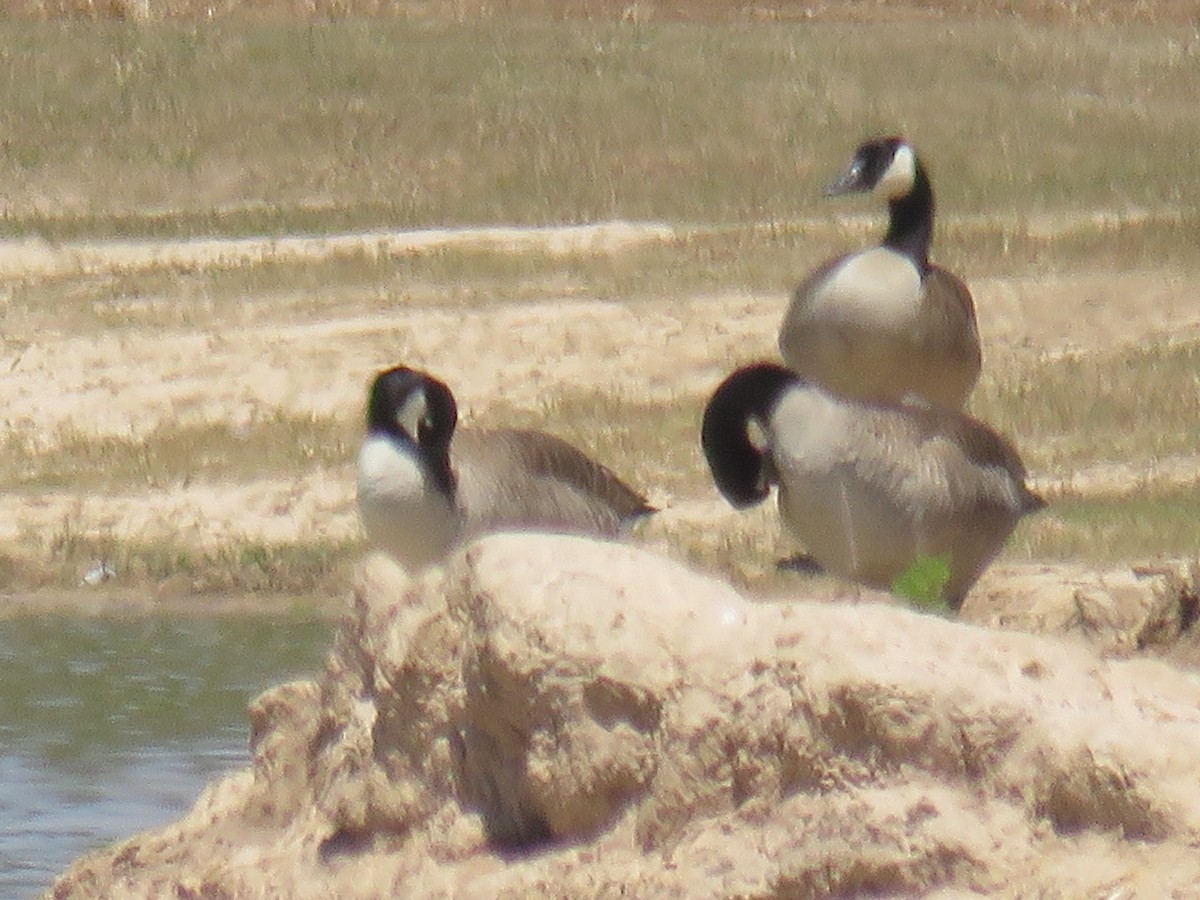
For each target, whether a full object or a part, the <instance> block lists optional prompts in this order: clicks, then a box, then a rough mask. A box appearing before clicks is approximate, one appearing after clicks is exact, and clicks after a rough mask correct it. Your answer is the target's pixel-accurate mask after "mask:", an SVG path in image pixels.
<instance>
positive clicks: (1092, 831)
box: [52, 535, 1200, 898]
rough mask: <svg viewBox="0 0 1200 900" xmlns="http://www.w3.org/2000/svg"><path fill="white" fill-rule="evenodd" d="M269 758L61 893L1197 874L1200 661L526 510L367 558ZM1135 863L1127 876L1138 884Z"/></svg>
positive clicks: (1135, 892) (1053, 887)
mask: <svg viewBox="0 0 1200 900" xmlns="http://www.w3.org/2000/svg"><path fill="white" fill-rule="evenodd" d="M251 721H252V725H253V731H252V746H253V748H254V765H253V768H252V769H250V770H247V771H245V772H241V773H238V774H235V775H234V776H232V777H230V778H227V779H225V780H224V781H221V782H218V783H217V784H215V785H214V786H212V787H211V788H210V789H209V790H208V791H207V792H206V793H205V794H204V795H203V796H202V797H201V798H200V800H199V801H198V802H197V804H196V807H195V808H194V809H193V810H192V812H191V813H190V814H189V815H188V816H187V817H185V818H184V819H183V820H181V821H180V822H178V823H176V824H174V825H172V826H169V827H167V828H165V829H162V830H159V831H155V832H148V833H146V834H143V835H139V836H137V837H135V838H133V839H131V840H129V841H127V842H125V843H124V844H121V845H119V846H116V847H114V848H110V849H108V850H105V851H102V852H100V853H97V854H94V855H92V856H90V857H87V858H84V859H83V860H80V861H79V862H77V863H76V864H75V866H73V867H72V869H71V870H70V871H69V872H68V873H66V874H65V875H64V876H62V878H60V879H59V881H58V882H57V883H56V885H55V886H54V888H53V889H52V896H54V897H85V896H86V897H91V896H96V895H98V894H104V895H107V896H130V897H159V896H185V897H186V896H205V897H239V898H240V897H266V896H290V897H331V896H336V897H348V898H353V897H384V896H387V897H392V896H404V897H513V898H517V897H568V896H569V897H589V896H593V897H594V896H612V895H622V894H623V895H625V896H639V897H644V896H655V897H657V896H662V897H699V896H704V897H747V896H749V897H756V898H773V897H779V898H783V897H788V898H791V897H817V896H827V895H830V894H841V895H859V894H863V893H872V894H874V893H894V894H902V895H906V896H920V895H929V896H932V895H935V894H936V895H938V896H961V895H962V894H963V893H972V892H974V893H989V894H1008V895H1030V894H1039V895H1042V896H1162V895H1166V894H1168V893H1170V892H1171V891H1189V890H1194V886H1195V885H1198V884H1200V855H1198V854H1196V853H1195V849H1194V848H1195V846H1196V844H1197V842H1198V841H1200V682H1197V680H1196V679H1195V678H1193V677H1192V676H1189V675H1188V674H1185V673H1183V672H1180V671H1179V670H1177V669H1175V668H1172V667H1170V666H1168V665H1166V664H1164V663H1162V662H1157V661H1153V660H1146V659H1134V660H1106V659H1103V658H1101V656H1099V655H1097V653H1096V652H1095V651H1094V650H1092V649H1090V648H1088V647H1086V646H1083V645H1082V644H1080V643H1078V642H1064V641H1062V640H1057V639H1052V638H1046V637H1035V636H1032V635H1028V634H1023V633H1019V632H1014V631H997V630H991V629H986V628H981V627H977V626H973V625H970V624H964V623H959V622H951V621H946V620H943V619H940V618H937V617H934V616H926V615H920V614H917V613H914V612H911V611H908V610H906V609H902V608H899V607H895V606H885V605H880V604H862V605H856V606H839V605H835V604H829V603H810V602H802V601H800V602H793V603H766V602H762V603H755V602H751V601H748V600H746V599H744V598H743V597H741V596H739V595H738V593H736V592H735V591H734V590H733V589H732V588H730V587H729V586H727V585H724V584H721V583H718V582H715V581H713V580H711V579H708V578H705V577H702V576H699V575H697V574H695V573H693V572H691V571H689V570H687V569H686V568H684V567H682V566H680V565H679V564H676V563H673V562H670V561H667V560H665V559H663V558H660V557H657V556H654V555H652V554H649V553H646V552H644V551H639V550H636V549H633V548H630V547H626V546H621V545H617V544H605V543H598V542H592V541H587V540H584V539H580V538H569V537H544V536H533V535H499V536H494V537H490V538H487V539H485V540H482V541H479V542H477V543H475V544H473V545H471V546H469V547H468V548H466V550H465V551H464V552H463V553H461V554H460V555H459V556H458V557H456V558H455V559H454V560H453V561H452V562H451V564H450V565H449V567H448V568H447V569H446V570H445V571H444V572H433V573H429V574H427V575H426V576H425V577H424V578H423V579H422V580H420V581H415V582H414V581H409V580H408V579H407V578H406V577H405V576H404V575H403V574H402V573H401V572H399V570H397V569H395V568H394V567H393V566H391V565H390V564H389V563H387V562H386V561H385V560H383V559H381V558H374V559H372V560H371V561H370V562H369V564H368V565H367V566H365V567H364V571H363V574H362V577H361V578H360V583H359V586H358V588H357V590H356V593H355V597H354V601H353V605H352V609H351V611H350V614H349V615H348V616H347V619H346V621H345V623H344V625H343V627H342V629H341V631H340V634H339V637H338V640H337V644H336V646H335V649H334V652H333V653H332V654H331V656H330V660H329V663H328V666H327V669H326V671H325V673H324V674H323V676H322V677H321V678H320V679H319V680H318V681H314V682H300V683H294V684H290V685H284V686H282V687H278V688H275V689H273V690H271V691H268V692H267V693H266V694H264V695H263V696H262V697H260V698H259V699H258V700H256V701H255V703H254V704H253V705H252V707H251ZM1122 892H1124V893H1122Z"/></svg>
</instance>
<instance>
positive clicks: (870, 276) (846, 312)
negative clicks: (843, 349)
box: [809, 247, 921, 331]
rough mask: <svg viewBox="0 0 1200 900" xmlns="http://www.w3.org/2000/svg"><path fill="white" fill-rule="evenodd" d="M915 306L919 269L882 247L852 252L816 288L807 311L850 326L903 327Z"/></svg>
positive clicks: (918, 300)
mask: <svg viewBox="0 0 1200 900" xmlns="http://www.w3.org/2000/svg"><path fill="white" fill-rule="evenodd" d="M920 308H921V273H920V272H919V271H918V270H917V267H916V266H915V265H913V263H912V260H910V259H909V258H908V257H907V256H904V255H903V254H901V253H897V252H895V251H894V250H889V249H888V248H887V247H875V248H874V249H871V250H866V251H864V252H862V253H857V254H855V255H854V256H852V257H850V258H849V259H847V260H846V261H845V262H844V263H842V264H841V265H840V266H838V267H837V269H835V270H834V271H833V273H831V275H830V277H829V278H828V279H827V280H826V281H825V282H824V283H823V284H822V285H821V286H820V287H819V288H818V289H817V291H816V293H815V295H814V297H813V299H812V305H811V307H810V309H809V314H810V316H811V317H813V318H818V319H824V320H827V321H831V322H840V323H844V324H846V325H851V326H853V327H856V328H864V327H873V328H881V329H887V330H896V331H904V330H906V329H908V328H909V327H911V323H912V322H913V320H914V319H915V318H916V317H917V315H918V313H919V311H920Z"/></svg>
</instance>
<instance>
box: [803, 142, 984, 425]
mask: <svg viewBox="0 0 1200 900" xmlns="http://www.w3.org/2000/svg"><path fill="white" fill-rule="evenodd" d="M825 192H826V194H827V195H829V196H837V195H842V194H851V193H870V194H873V195H875V196H877V197H879V198H881V199H883V200H885V201H886V202H887V204H888V210H889V215H890V218H889V222H888V230H887V233H886V234H885V235H884V238H883V242H882V243H880V244H879V245H878V246H875V247H870V248H868V249H866V250H862V251H860V252H857V253H851V254H848V255H845V256H840V257H837V258H835V259H832V260H830V261H828V262H826V263H825V264H824V265H822V266H820V267H818V268H817V269H816V270H815V271H814V272H813V273H812V274H811V275H809V276H808V278H806V279H805V280H804V282H803V283H801V285H800V286H799V287H798V288H796V290H795V291H794V292H793V294H792V300H791V304H790V306H789V308H788V311H787V314H786V315H785V317H784V320H783V325H782V327H781V329H780V332H779V349H780V352H781V353H782V355H783V361H784V363H786V365H787V366H788V368H790V369H792V370H793V371H795V372H796V373H798V374H799V375H801V376H803V377H804V378H805V379H807V380H809V381H811V382H813V383H816V384H819V385H821V386H822V387H824V388H826V389H827V390H829V391H832V392H834V393H836V394H839V395H841V396H843V397H849V398H852V399H857V400H887V401H893V402H915V403H922V404H925V405H929V406H941V407H947V408H951V409H961V408H962V406H963V404H965V403H966V400H967V397H968V396H969V395H970V393H971V389H972V388H973V387H974V386H975V381H976V380H977V379H978V377H979V370H980V365H981V360H982V355H981V352H980V348H979V330H978V326H977V324H976V321H975V304H974V301H973V300H972V299H971V292H970V291H969V290H968V288H967V286H966V285H965V284H964V283H963V282H962V280H961V279H959V278H958V277H957V276H955V275H954V274H952V273H951V272H948V271H947V270H945V269H943V268H941V267H940V266H937V265H934V264H933V263H931V262H930V261H929V246H930V242H931V240H932V238H933V212H934V204H933V189H932V187H931V185H930V182H929V176H928V174H927V173H926V171H925V168H924V166H923V165H922V164H921V160H920V159H919V158H918V157H917V154H916V151H915V150H914V149H913V147H912V145H911V144H910V143H908V142H907V141H906V140H904V139H902V138H899V137H888V138H879V139H875V140H870V141H867V142H866V143H864V144H862V145H861V146H860V147H859V148H858V150H857V151H856V152H855V154H854V157H853V159H852V160H851V161H850V165H849V167H848V168H847V169H846V170H845V172H843V173H842V175H841V176H840V177H839V178H838V179H837V180H836V181H834V182H833V183H832V184H831V185H829V187H828V188H826V191H825Z"/></svg>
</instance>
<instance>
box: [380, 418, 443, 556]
mask: <svg viewBox="0 0 1200 900" xmlns="http://www.w3.org/2000/svg"><path fill="white" fill-rule="evenodd" d="M358 511H359V515H360V517H361V518H362V523H363V528H364V529H365V530H366V532H367V537H368V539H369V540H370V541H371V543H372V544H373V545H374V546H376V547H377V548H378V549H380V550H383V551H384V552H385V553H388V554H390V555H391V556H392V557H394V558H395V559H396V560H397V561H398V562H399V563H400V564H401V565H403V566H404V567H405V568H406V569H408V570H409V571H410V572H417V571H419V570H421V569H423V568H424V567H426V566H428V565H432V564H434V563H436V562H439V561H440V560H442V559H443V558H444V557H445V556H446V555H447V554H448V553H449V552H450V551H451V550H452V549H453V548H454V546H455V544H456V543H457V542H458V540H459V532H460V527H461V516H460V515H459V513H458V511H457V509H456V508H455V507H454V506H453V505H452V504H451V503H450V502H449V501H448V500H447V499H446V497H445V496H444V495H443V494H441V493H440V492H439V491H438V490H437V489H436V487H435V486H434V485H433V484H432V482H431V481H430V480H429V479H428V478H427V477H426V475H425V473H424V471H423V470H422V469H421V467H420V465H419V464H418V463H417V460H416V459H415V458H414V456H413V455H412V454H410V453H407V452H404V450H403V449H402V448H400V447H399V446H398V445H397V444H396V442H394V441H392V440H390V439H388V438H385V437H381V436H378V435H371V436H369V437H368V438H367V439H366V441H364V443H363V446H362V449H361V450H360V451H359V454H358Z"/></svg>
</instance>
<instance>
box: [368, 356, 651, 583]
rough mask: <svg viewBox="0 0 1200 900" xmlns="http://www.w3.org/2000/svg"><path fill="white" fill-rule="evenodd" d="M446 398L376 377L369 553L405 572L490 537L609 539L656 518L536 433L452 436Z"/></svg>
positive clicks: (557, 442) (425, 382) (414, 378)
mask: <svg viewBox="0 0 1200 900" xmlns="http://www.w3.org/2000/svg"><path fill="white" fill-rule="evenodd" d="M457 421H458V408H457V405H456V403H455V401H454V396H453V394H452V393H451V392H450V389H449V388H448V387H447V386H446V385H445V384H444V383H443V382H441V381H439V380H437V379H436V378H434V377H432V376H430V375H428V374H426V373H424V372H420V371H417V370H414V369H410V368H407V367H405V366H397V367H395V368H392V369H388V370H387V371H385V372H381V373H379V374H378V375H377V376H376V377H375V379H374V382H373V383H372V385H371V389H370V396H369V399H368V403H367V434H366V438H365V440H364V442H363V445H362V449H361V450H360V452H359V455H358V509H359V515H360V517H361V519H362V523H363V527H364V528H365V530H366V533H367V537H368V538H369V540H370V541H371V543H372V544H373V545H374V546H375V547H376V548H377V549H379V550H382V551H384V552H386V553H388V554H389V555H391V556H392V557H393V558H394V559H396V560H397V561H398V562H400V563H401V565H403V566H404V567H405V568H406V569H407V570H409V571H410V572H418V571H420V570H421V569H423V568H425V567H427V566H429V565H433V564H436V563H438V562H440V561H441V560H442V559H444V558H445V557H446V556H447V555H448V554H449V553H450V551H452V550H453V549H454V548H455V547H457V546H459V545H460V544H462V543H464V542H466V541H469V540H471V539H472V538H474V537H477V536H479V535H481V534H484V533H487V532H492V531H511V530H530V531H551V532H571V533H579V534H590V535H596V536H600V537H615V536H617V535H619V534H620V533H621V531H622V529H623V528H624V526H625V525H627V524H628V523H630V522H631V521H632V520H634V519H636V518H638V517H640V516H643V515H646V514H648V513H650V512H653V511H654V510H653V508H652V507H650V506H649V505H647V503H646V501H645V499H644V498H643V497H642V496H640V495H639V494H638V493H637V492H636V491H634V490H633V489H632V488H630V487H628V486H627V485H626V484H625V483H624V482H622V481H621V480H620V479H619V478H617V476H616V475H614V474H613V473H612V472H611V471H609V470H608V469H607V468H605V467H604V466H602V465H601V464H600V463H598V462H595V461H594V460H592V459H590V458H588V457H587V456H585V455H584V454H583V453H582V452H580V451H579V450H578V449H576V448H575V447H574V446H572V445H571V444H569V443H567V442H566V441H564V440H561V439H560V438H557V437H554V436H553V435H550V434H546V433H545V432H541V431H525V430H515V429H468V428H463V429H458V430H457V431H456V430H455V426H456V424H457Z"/></svg>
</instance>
